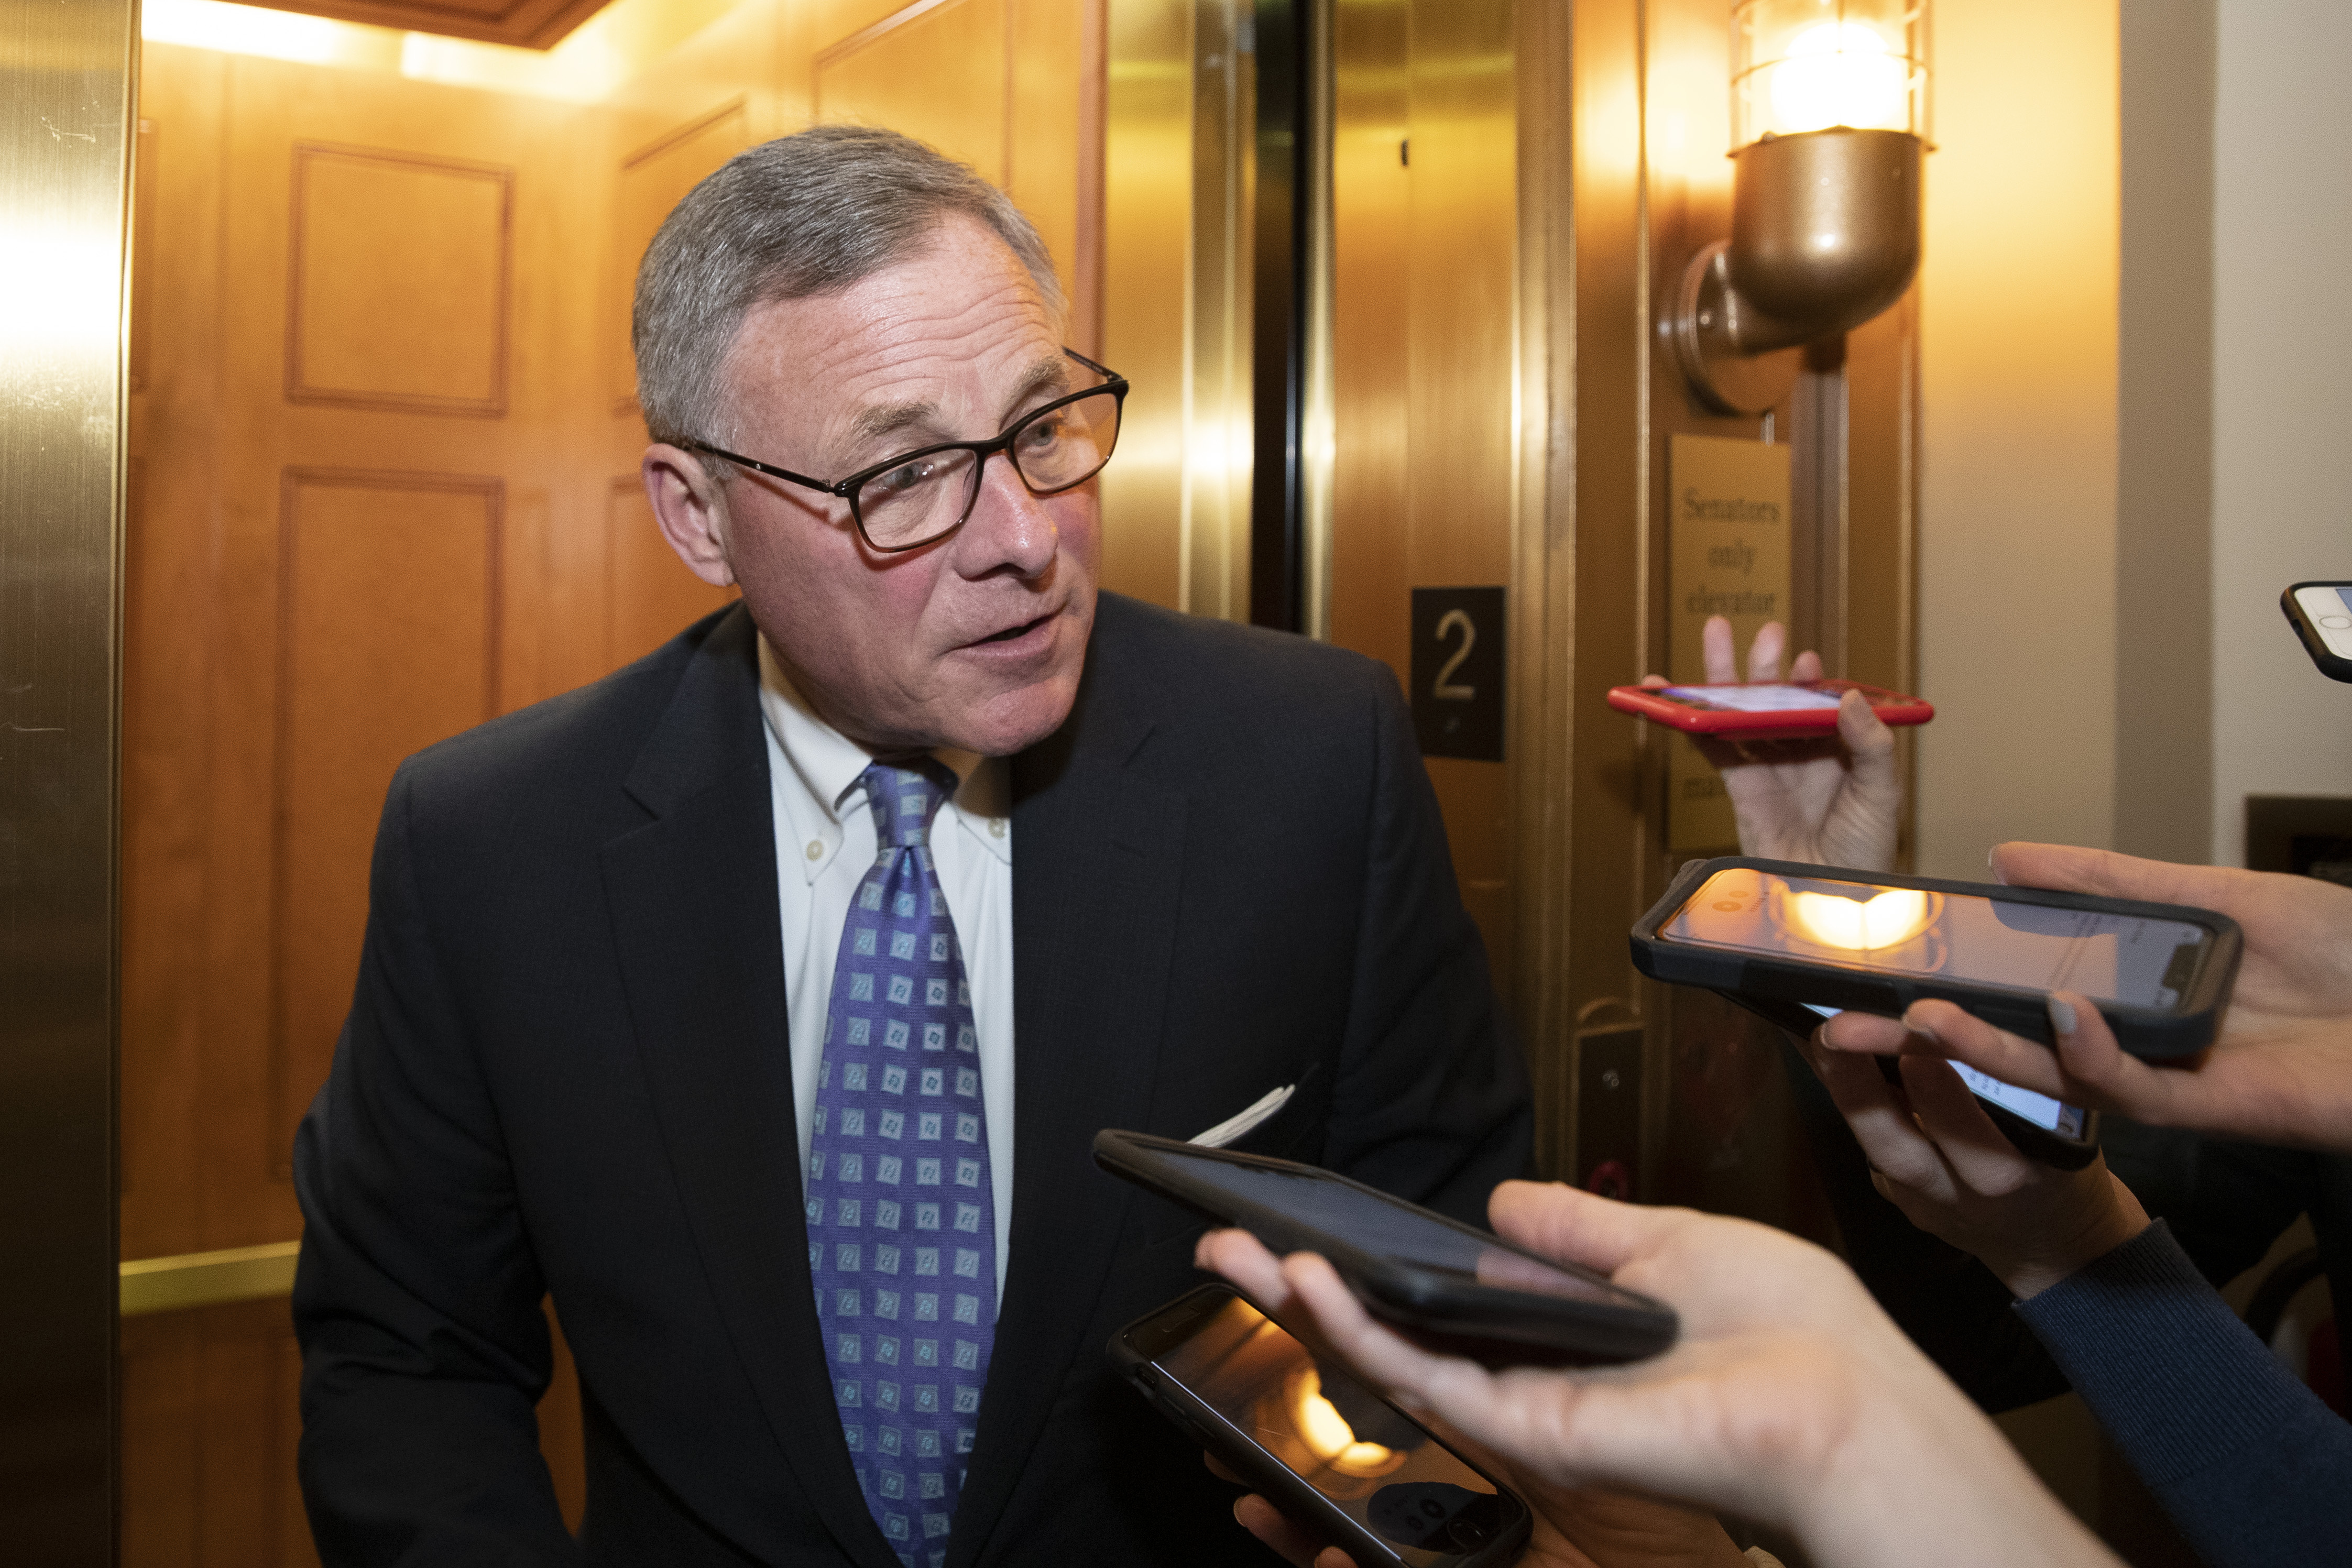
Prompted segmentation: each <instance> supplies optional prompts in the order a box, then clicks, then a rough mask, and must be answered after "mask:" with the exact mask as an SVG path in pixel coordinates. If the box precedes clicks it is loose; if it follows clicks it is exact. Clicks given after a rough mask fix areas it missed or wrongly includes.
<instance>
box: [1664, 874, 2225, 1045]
mask: <svg viewBox="0 0 2352 1568" xmlns="http://www.w3.org/2000/svg"><path fill="white" fill-rule="evenodd" d="M1632 943H1633V963H1634V966H1635V967H1637V968H1639V969H1640V970H1641V971H1642V972H1643V974H1645V975H1648V976H1649V977H1652V978H1653V979H1658V980H1664V981H1666V982H1668V983H1669V984H1674V985H1695V986H1705V987H1706V988H1709V989H1711V990H1717V991H1723V992H1726V993H1728V994H1732V995H1737V996H1740V997H1763V998H1779V999H1782V1000H1787V1001H1796V1002H1805V1003H1811V1004H1815V1005H1817V1006H1820V1007H1832V1008H1841V1009H1846V1008H1851V1009H1857V1010H1859V1011H1862V1012H1865V1013H1878V1014H1882V1015H1885V1016H1887V1017H1896V1016H1900V1015H1901V1014H1902V1013H1903V1012H1904V1011H1905V1009H1907V1008H1909V1007H1910V1006H1911V1005H1912V1004H1913V1003H1914V1002H1916V1001H1919V1000H1922V999H1924V998H1940V999H1943V1000H1946V1001H1949V1002H1953V1003H1956V1004H1958V1006H1960V1007H1962V1008H1965V1009H1968V1010H1969V1012H1971V1013H1973V1014H1975V1015H1976V1016H1977V1017H1979V1018H1981V1019H1987V1020H1989V1021H1990V1022H1992V1023H1994V1024H1997V1025H1998V1026H2000V1028H2002V1029H2006V1030H2010V1031H2011V1032H2012V1033H2015V1034H2020V1035H2023V1036H2026V1037H2027V1038H2029V1039H2034V1040H2042V1041H2045V1042H2046V1041H2048V1040H2049V1039H2050V1015H2049V1012H2048V1010H2047V1003H2048V999H2049V995H2050V993H2051V992H2052V991H2054V990H2058V989H2062V988H2063V989H2067V990H2072V991H2079V992H2082V993H2084V994H2085V995H2087V996H2089V997H2091V998H2094V999H2095V1001H2096V1003H2097V1005H2098V1007H2099V1009H2100V1010H2101V1011H2102V1012H2103V1013H2104V1014H2105V1017H2106V1019H2107V1022H2108V1023H2109V1024H2110V1025H2111V1026H2112V1027H2113V1028H2114V1030H2115V1031H2116V1039H2117V1040H2120V1041H2121V1042H2122V1043H2123V1046H2124V1048H2125V1049H2126V1051H2134V1052H2137V1054H2139V1055H2142V1056H2148V1057H2177V1056H2186V1055H2189V1054H2192V1053H2194V1052H2196V1051H2201V1050H2202V1049H2204V1048H2205V1047H2206V1046H2207V1045H2209V1044H2210V1043H2211V1041H2212V1040H2213V1037H2214V1034H2215V1033H2216V1031H2217V1030H2219V1028H2220V1024H2221V1010H2222V1009H2223V1008H2224V1007H2225V1006H2226V1005H2227V1003H2228V1001H2229V998H2230V988H2231V982H2232V981H2233V980H2234V979H2235V977H2236V975H2237V968H2238V956H2239V952H2240V947H2241V939H2240V934H2239V930H2238V925H2237V923H2236V922H2235V921H2233V920H2231V918H2230V917H2229V916H2228V915H2222V914H2220V913H2218V912H2216V911H2213V910H2210V909H2200V908H2196V907H2192V906H2188V905H2181V904H2153V903H2145V902H2141V901H2137V900H2126V899H2117V898H2101V897H2097V896H2095V895H2091V894H2074V893H2056V892H2046V891H2042V890H2041V889H2036V888H2028V887H2012V886H2008V885H2005V884H2000V883H1963V882H1944V881H1939V880H1936V879H1933V878H1927V877H1908V876H1893V875H1881V874H1870V873H1860V872H1851V871H1845V870H1843V869H1840V868H1838V867H1834V866H1817V865H1801V864H1796V863H1793V862H1786V861H1765V860H1755V859H1750V858H1748V857H1745V856H1738V855H1732V856H1727V857H1725V858H1723V859H1720V860H1712V861H1705V862H1699V861H1694V862H1691V863H1689V864H1687V865H1685V866H1684V867H1683V868H1682V870H1681V872H1680V873H1677V874H1676V876H1675V880H1674V882H1673V883H1671V884H1670V885H1669V886H1668V887H1667V889H1666V893H1665V896H1664V897H1663V898H1661V899H1660V900H1659V901H1658V903H1657V904H1655V905H1654V906H1653V907H1652V908H1651V910H1650V912H1649V913H1648V914H1647V915H1643V917H1642V919H1641V920H1640V921H1639V922H1638V923H1636V924H1635V925H1634V927H1633V933H1632ZM1978 1065H1979V1067H1981V1066H1982V1065H1983V1064H1982V1063H1979V1064H1978ZM1995 1076H1997V1077H1999V1078H2000V1080H2001V1081H2002V1082H2009V1083H2015V1082H2020V1081H2019V1080H2018V1079H2016V1078H2014V1077H2012V1076H2011V1075H2010V1074H2007V1073H1996V1074H1995Z"/></svg>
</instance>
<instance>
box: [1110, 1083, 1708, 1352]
mask: <svg viewBox="0 0 2352 1568" xmlns="http://www.w3.org/2000/svg"><path fill="white" fill-rule="evenodd" d="M1095 1163H1096V1164H1097V1165H1098V1166H1101V1167H1102V1168H1103V1169H1104V1170H1107V1171H1108V1172H1110V1173H1111V1174H1112V1175H1113V1176H1121V1177H1124V1178H1125V1179H1127V1180H1129V1181H1131V1182H1134V1183H1136V1184H1137V1185H1138V1186H1144V1187H1148V1188H1150V1190H1151V1191H1153V1192H1156V1193H1158V1194H1160V1196H1161V1197H1167V1198H1171V1199H1173V1200H1174V1201H1175V1202H1177V1203H1179V1204H1181V1205H1183V1206H1184V1207H1187V1208H1190V1209H1192V1211H1193V1212H1195V1213H1197V1214H1202V1215H1206V1216H1207V1217H1208V1218H1211V1219H1213V1220H1215V1221H1216V1222H1217V1223H1219V1224H1221V1225H1237V1226H1240V1227H1242V1228H1244V1229H1246V1230H1248V1231H1250V1232H1251V1233H1253V1234H1254V1235H1255V1236H1256V1237H1257V1238H1258V1239H1260V1240H1261V1241H1263V1242H1265V1244H1266V1245H1267V1246H1268V1247H1271V1248H1273V1249H1276V1251H1279V1252H1298V1251H1308V1252H1318V1253H1320V1254H1322V1255H1323V1256H1324V1257H1326V1258H1328V1259H1329V1260H1331V1262H1332V1265H1333V1266H1334V1267H1335V1268H1337V1269H1338V1270H1339V1271H1340V1274H1341V1275H1342V1276H1343V1277H1344V1278H1345V1279H1346V1280H1347V1281H1348V1283H1349V1288H1350V1289H1353V1290H1354V1291H1357V1292H1358V1293H1359V1294H1360V1295H1361V1296H1362V1297H1363V1298H1364V1301H1365V1304H1366V1305H1367V1306H1368V1307H1369V1308H1370V1310H1371V1311H1373V1312H1377V1313H1379V1314H1380V1315H1381V1317H1383V1318H1385V1319H1387V1320H1388V1321H1389V1322H1393V1323H1396V1324H1398V1325H1399V1326H1400V1327H1402V1328H1404V1329H1406V1330H1408V1331H1409V1332H1412V1333H1416V1334H1419V1335H1421V1336H1423V1338H1424V1339H1428V1340H1431V1341H1433V1342H1437V1343H1444V1344H1447V1345H1449V1346H1451V1347H1454V1349H1455V1350H1456V1351H1457V1352H1458V1353H1460V1354H1468V1355H1471V1356H1474V1357H1475V1358H1476V1359H1479V1360H1482V1361H1486V1362H1487V1363H1488V1364H1495V1365H1512V1364H1529V1363H1538V1364H1564V1363H1575V1364H1606V1363H1612V1362H1624V1361H1634V1360H1639V1359H1640V1358H1642V1357H1643V1356H1649V1355H1655V1354H1658V1353H1659V1352H1661V1351H1664V1349H1666V1348H1667V1347H1668V1346H1669V1345H1671V1344H1673V1343H1674V1341H1675V1314H1674V1312H1672V1310H1670V1309H1669V1308H1667V1307H1664V1306H1663V1305H1661V1304H1660V1303H1658V1302H1656V1301H1652V1300H1650V1299H1649V1298H1648V1297H1646V1296H1643V1295H1639V1294H1636V1293H1635V1292H1633V1291H1627V1290H1623V1289H1621V1288H1620V1287H1618V1286H1617V1285H1615V1284H1612V1282H1611V1281H1610V1280H1609V1278H1608V1276H1606V1275H1604V1274H1596V1273H1593V1272H1591V1270H1583V1269H1579V1268H1576V1267H1574V1266H1573V1265H1570V1264H1561V1263H1559V1262H1557V1261H1554V1260H1550V1259H1547V1258H1544V1257H1541V1256H1539V1255H1538V1254H1536V1253H1533V1252H1529V1251H1527V1250H1526V1249H1522V1248H1517V1247H1513V1246H1511V1245H1510V1244H1509V1243H1507V1242H1506V1241H1503V1240H1502V1239H1499V1238H1497V1237H1495V1236H1492V1235H1489V1234H1488V1233H1487V1232H1486V1231H1483V1230H1479V1229H1475V1228H1473V1227H1471V1226H1467V1225H1463V1224H1460V1223H1458V1222H1457V1221H1454V1220H1451V1219H1448V1218H1445V1217H1444V1215H1442V1214H1433V1213H1431V1212H1430V1211H1429V1210H1428V1209H1425V1208H1423V1207H1419V1206H1418V1205H1416V1204H1411V1203H1407V1202H1405V1201H1404V1200H1403V1199H1402V1198H1400V1197H1391V1196H1390V1195H1389V1194H1387V1193H1384V1192H1381V1191H1378V1190H1377V1189H1375V1188H1372V1187H1369V1186H1364V1185H1363V1184H1362V1183H1361V1182H1354V1181H1349V1179H1348V1178H1347V1177H1345V1176H1340V1175H1339V1174H1337V1173H1336V1172H1333V1171H1327V1170H1320V1169H1318V1168H1317V1167H1315V1166H1303V1165H1298V1164H1297V1163H1295V1162H1293V1161H1290V1160H1276V1159H1268V1158H1266V1157H1265V1156H1263V1155H1239V1154H1234V1153H1232V1152H1230V1151H1228V1150H1224V1149H1204V1148H1201V1147H1198V1146H1196V1145H1191V1144H1180V1143H1177V1142H1176V1141H1175V1140H1174V1139H1172V1138H1156V1137H1153V1136H1151V1135H1150V1134H1146V1133H1129V1132H1121V1131H1119V1130H1118V1129H1116V1128H1105V1129H1104V1130H1103V1131H1101V1132H1099V1133H1097V1134H1095Z"/></svg>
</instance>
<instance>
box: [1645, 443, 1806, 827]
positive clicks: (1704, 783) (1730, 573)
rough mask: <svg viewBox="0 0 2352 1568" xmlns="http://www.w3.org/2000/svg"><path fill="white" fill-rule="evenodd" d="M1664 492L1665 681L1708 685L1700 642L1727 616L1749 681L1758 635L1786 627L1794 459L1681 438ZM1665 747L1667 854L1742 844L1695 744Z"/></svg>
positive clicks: (1757, 447) (1762, 449)
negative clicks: (1715, 620) (1713, 618)
mask: <svg viewBox="0 0 2352 1568" xmlns="http://www.w3.org/2000/svg"><path fill="white" fill-rule="evenodd" d="M1666 484H1667V491H1668V495H1669V497H1670V504H1669V506H1668V507H1667V511H1666V538H1667V544H1668V550H1667V563H1668V564H1667V611H1666V615H1667V622H1666V623H1667V633H1666V674H1667V676H1668V678H1670V679H1672V680H1674V681H1675V682H1677V683H1687V684H1696V683H1698V682H1701V681H1704V680H1706V663H1705V659H1704V656H1703V654H1702V653H1701V651H1700V632H1701V629H1702V628H1703V627H1705V626H1706V621H1707V617H1709V616H1710V615H1721V616H1724V617H1726V618H1727V619H1728V620H1729V621H1730V622H1731V638H1732V643H1733V646H1734V647H1735V648H1736V649H1737V650H1738V658H1739V674H1740V675H1741V676H1742V677H1743V678H1744V677H1745V676H1746V675H1747V674H1748V643H1749V641H1750V640H1751V639H1753V638H1754V637H1755V635H1756V632H1757V629H1758V628H1759V627H1760V626H1762V625H1763V624H1764V623H1765V622H1768V621H1779V622H1782V623H1783V624H1786V623H1787V622H1788V620H1789V526H1790V525H1789V449H1788V447H1786V446H1784V445H1769V444H1766V443H1764V442H1761V441H1727V440H1725V439H1723V438H1722V437H1719V436H1713V435H1676V436H1674V437H1671V438H1670V440H1669V443H1668V447H1667V453H1666ZM1789 652H1790V655H1791V656H1793V655H1794V653H1795V652H1796V650H1794V649H1790V651H1789ZM1668 747H1669V749H1668V752H1667V756H1668V758H1669V759H1670V760H1669V762H1668V766H1667V789H1668V794H1667V797H1666V843H1667V846H1668V848H1670V849H1672V850H1675V851H1682V850H1711V849H1722V848H1725V847H1727V846H1729V845H1732V844H1736V843H1738V841H1739V831H1738V825H1737V824H1736V823H1735V821H1733V818H1732V813H1731V800H1730V797H1728V796H1727V795H1726V794H1725V793H1724V790H1723V780H1722V779H1721V778H1720V777H1719V776H1718V775H1717V773H1716V770H1715V768H1713V767H1712V766H1711V765H1710V764H1709V763H1708V762H1707V760H1706V758H1704V757H1702V756H1700V755H1699V752H1698V748H1697V747H1696V746H1695V745H1694V744H1692V742H1691V740H1690V737H1687V736H1682V735H1676V736H1674V737H1671V738H1670V739H1669V741H1668Z"/></svg>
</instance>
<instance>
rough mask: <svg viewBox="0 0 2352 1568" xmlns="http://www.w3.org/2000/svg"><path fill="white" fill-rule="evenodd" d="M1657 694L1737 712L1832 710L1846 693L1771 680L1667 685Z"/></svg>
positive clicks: (1701, 705)
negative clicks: (1738, 684) (1733, 683)
mask: <svg viewBox="0 0 2352 1568" xmlns="http://www.w3.org/2000/svg"><path fill="white" fill-rule="evenodd" d="M1655 695H1659V696H1662V697H1672V698H1674V699H1675V701H1676V702H1678V703H1684V704H1687V705H1688V706H1692V707H1696V708H1709V709H1713V710H1715V711H1717V712H1721V711H1723V710H1726V709H1728V710H1730V711H1732V712H1735V713H1803V712H1808V711H1818V710H1823V709H1833V708H1835V707H1836V706H1838V699H1839V698H1840V697H1841V696H1843V695H1844V693H1843V692H1825V691H1822V690H1821V689H1820V688H1819V687H1817V686H1792V685H1772V684H1769V683H1768V684H1759V685H1752V686H1748V685H1742V686H1664V687H1662V688H1660V689H1659V691H1658V692H1657V693H1656V694H1655Z"/></svg>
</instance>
